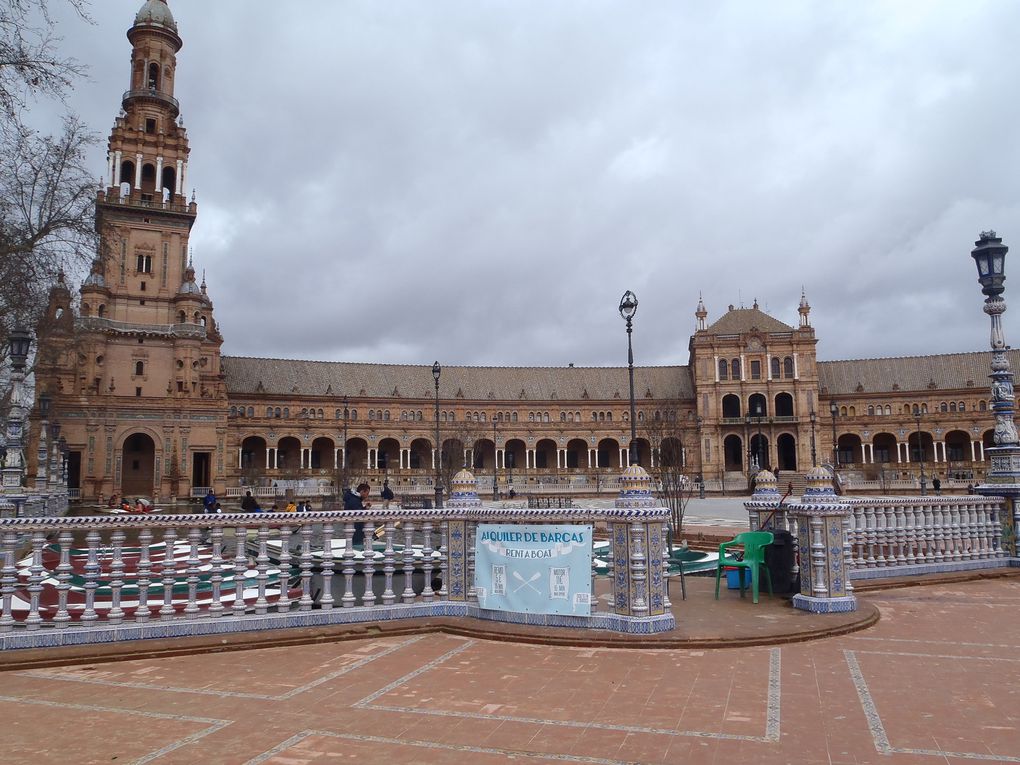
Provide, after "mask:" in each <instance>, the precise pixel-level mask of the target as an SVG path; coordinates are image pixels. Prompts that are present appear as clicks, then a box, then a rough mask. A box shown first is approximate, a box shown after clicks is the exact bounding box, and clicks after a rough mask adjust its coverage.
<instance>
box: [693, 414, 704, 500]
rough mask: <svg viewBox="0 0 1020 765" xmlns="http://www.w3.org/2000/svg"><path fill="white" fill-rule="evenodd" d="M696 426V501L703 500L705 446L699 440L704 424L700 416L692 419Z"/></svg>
mask: <svg viewBox="0 0 1020 765" xmlns="http://www.w3.org/2000/svg"><path fill="white" fill-rule="evenodd" d="M694 422H695V423H697V426H698V466H699V468H700V470H699V471H698V499H704V498H705V452H703V451H702V449H703V447H704V446H705V444H704V443H703V441H702V439H701V426H702V425H704V424H705V418H704V417H702V416H701V415H700V414H699V415H698V416H697V417H695V418H694Z"/></svg>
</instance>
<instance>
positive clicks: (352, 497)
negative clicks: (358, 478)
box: [344, 483, 372, 545]
mask: <svg viewBox="0 0 1020 765" xmlns="http://www.w3.org/2000/svg"><path fill="white" fill-rule="evenodd" d="M371 490H372V487H371V486H369V485H368V484H367V483H359V484H358V491H357V493H354V492H353V491H351V490H350V489H348V490H347V493H346V494H344V510H368V508H370V507H371V506H372V503H371V502H369V501H368V494H369V492H370V491H371ZM352 543H353V544H354V545H364V544H365V524H364V523H362V522H358V523H355V524H354V539H353V540H352Z"/></svg>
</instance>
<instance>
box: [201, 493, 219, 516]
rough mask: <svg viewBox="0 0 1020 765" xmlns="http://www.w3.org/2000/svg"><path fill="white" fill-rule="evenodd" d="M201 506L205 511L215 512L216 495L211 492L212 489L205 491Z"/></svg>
mask: <svg viewBox="0 0 1020 765" xmlns="http://www.w3.org/2000/svg"><path fill="white" fill-rule="evenodd" d="M202 507H204V508H205V511H206V512H207V513H215V512H216V495H215V494H213V491H212V489H209V491H207V492H206V493H205V497H204V498H203V499H202Z"/></svg>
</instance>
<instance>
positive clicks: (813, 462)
mask: <svg viewBox="0 0 1020 765" xmlns="http://www.w3.org/2000/svg"><path fill="white" fill-rule="evenodd" d="M810 417H811V467H814V466H815V465H817V464H818V457H817V455H816V454H815V423H817V422H818V413H817V412H815V410H814V409H812V410H811V413H810Z"/></svg>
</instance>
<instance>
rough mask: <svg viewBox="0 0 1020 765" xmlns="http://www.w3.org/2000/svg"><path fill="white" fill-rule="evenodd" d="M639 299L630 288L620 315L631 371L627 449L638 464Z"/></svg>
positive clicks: (631, 462) (628, 368)
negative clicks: (636, 321) (634, 342)
mask: <svg viewBox="0 0 1020 765" xmlns="http://www.w3.org/2000/svg"><path fill="white" fill-rule="evenodd" d="M637 307H638V299H637V295H635V294H634V293H633V292H631V291H630V290H627V291H626V292H624V293H623V297H622V298H621V299H620V316H622V317H623V320H624V321H626V322H627V370H628V372H629V373H630V447H629V448H628V450H627V454H628V460H629V462H630V464H631V465H637V464H638V455H637V414H636V412H635V407H634V346H633V345H632V343H631V334H632V333H633V331H634V314H636V313H637Z"/></svg>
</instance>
